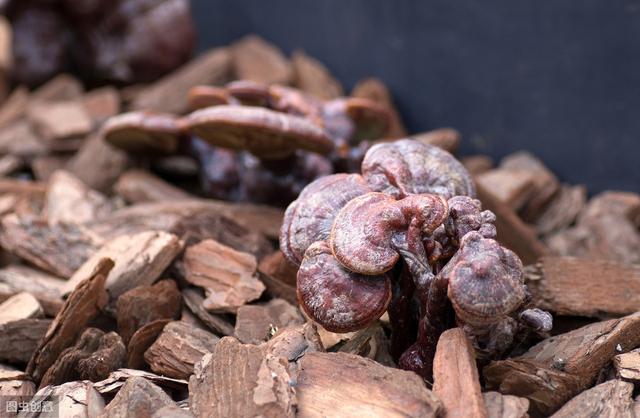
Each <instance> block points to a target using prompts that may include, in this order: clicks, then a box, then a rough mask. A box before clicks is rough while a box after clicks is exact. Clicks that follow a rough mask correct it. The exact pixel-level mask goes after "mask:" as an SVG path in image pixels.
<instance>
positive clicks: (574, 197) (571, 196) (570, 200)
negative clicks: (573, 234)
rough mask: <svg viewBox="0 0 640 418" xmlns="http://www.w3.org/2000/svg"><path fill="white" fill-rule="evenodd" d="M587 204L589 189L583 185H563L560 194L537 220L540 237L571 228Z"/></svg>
mask: <svg viewBox="0 0 640 418" xmlns="http://www.w3.org/2000/svg"><path fill="white" fill-rule="evenodd" d="M586 202H587V188H586V187H585V186H582V185H578V186H569V185H566V184H563V185H562V186H561V187H560V190H559V191H558V194H557V195H556V196H555V197H554V198H553V200H552V201H551V202H550V203H549V205H548V206H547V207H546V208H545V210H544V211H543V212H542V213H541V214H540V216H539V217H538V219H537V220H536V231H537V232H538V234H540V235H547V234H550V233H551V232H554V231H558V230H562V229H564V228H567V227H569V226H570V225H571V224H572V223H573V222H574V221H575V220H576V217H577V216H578V214H579V213H580V211H581V210H582V208H584V205H585V204H586Z"/></svg>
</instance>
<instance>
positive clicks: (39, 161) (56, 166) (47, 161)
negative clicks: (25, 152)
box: [31, 155, 70, 181]
mask: <svg viewBox="0 0 640 418" xmlns="http://www.w3.org/2000/svg"><path fill="white" fill-rule="evenodd" d="M69 160H70V157H69V156H68V155H43V156H41V157H35V158H34V159H33V160H32V161H31V171H33V175H34V176H35V178H36V179H37V180H39V181H49V179H50V178H51V176H52V175H53V173H54V172H56V171H58V170H63V169H64V168H65V166H66V165H67V164H68V163H69Z"/></svg>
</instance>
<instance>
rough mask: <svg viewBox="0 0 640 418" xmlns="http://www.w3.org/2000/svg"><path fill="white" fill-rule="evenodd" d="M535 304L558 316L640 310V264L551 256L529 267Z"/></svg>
mask: <svg viewBox="0 0 640 418" xmlns="http://www.w3.org/2000/svg"><path fill="white" fill-rule="evenodd" d="M525 282H526V284H527V287H528V288H529V291H530V292H531V296H532V299H533V306H536V307H539V308H541V309H545V310H549V311H552V312H554V313H556V314H558V315H575V316H588V317H596V318H597V317H601V318H602V317H611V316H623V315H629V314H631V313H634V312H637V311H640V266H638V265H625V264H621V263H617V262H612V261H605V260H598V259H585V258H575V257H556V256H547V257H543V258H541V259H540V261H539V262H538V263H537V264H536V265H535V266H529V267H527V270H526V273H525Z"/></svg>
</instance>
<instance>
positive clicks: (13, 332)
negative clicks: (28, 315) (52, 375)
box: [0, 319, 51, 364]
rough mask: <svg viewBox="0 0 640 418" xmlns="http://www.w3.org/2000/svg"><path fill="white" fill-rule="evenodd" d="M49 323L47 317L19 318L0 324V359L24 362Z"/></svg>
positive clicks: (32, 351)
mask: <svg viewBox="0 0 640 418" xmlns="http://www.w3.org/2000/svg"><path fill="white" fill-rule="evenodd" d="M50 324H51V320H49V319H21V320H18V321H12V322H7V323H6V324H3V325H0V361H6V362H9V363H19V364H26V363H27V362H28V361H29V359H30V358H31V356H32V355H33V353H34V352H35V351H36V349H37V348H38V344H39V342H40V340H41V339H42V337H44V335H45V333H46V332H47V329H48V328H49V326H50Z"/></svg>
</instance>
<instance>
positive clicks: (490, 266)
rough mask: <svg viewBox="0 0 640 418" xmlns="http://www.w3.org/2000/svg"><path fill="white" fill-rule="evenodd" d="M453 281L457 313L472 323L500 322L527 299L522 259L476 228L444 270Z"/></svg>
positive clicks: (463, 240) (466, 236) (463, 241)
mask: <svg viewBox="0 0 640 418" xmlns="http://www.w3.org/2000/svg"><path fill="white" fill-rule="evenodd" d="M440 274H443V275H445V277H447V278H448V280H449V289H448V295H449V299H450V300H451V303H452V305H453V308H454V309H455V311H456V316H457V317H458V319H459V320H461V321H462V322H464V323H467V324H470V325H479V326H483V325H487V324H491V323H496V322H498V321H499V320H501V319H503V318H504V317H506V316H507V315H509V314H510V313H512V312H513V311H514V310H515V309H517V308H518V307H519V306H520V305H522V303H523V302H524V299H525V288H524V284H523V280H522V262H521V261H520V259H519V258H518V256H517V255H515V254H514V253H513V252H512V251H510V250H508V249H506V248H504V247H501V246H500V244H498V243H497V242H496V241H494V240H492V239H486V238H483V237H482V235H481V234H480V233H478V232H475V231H472V232H469V233H468V234H467V235H465V236H464V238H463V239H462V242H461V245H460V249H459V250H458V252H457V253H456V255H455V256H454V257H453V258H452V259H451V260H450V261H449V263H447V265H446V266H445V268H444V269H443V270H442V271H441V272H440Z"/></svg>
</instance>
